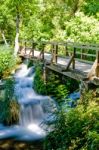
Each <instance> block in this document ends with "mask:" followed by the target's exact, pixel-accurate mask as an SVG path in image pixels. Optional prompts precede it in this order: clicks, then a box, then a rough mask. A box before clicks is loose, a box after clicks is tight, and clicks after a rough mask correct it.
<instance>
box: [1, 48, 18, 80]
mask: <svg viewBox="0 0 99 150" xmlns="http://www.w3.org/2000/svg"><path fill="white" fill-rule="evenodd" d="M15 64H16V60H15V58H14V56H13V53H12V51H11V49H10V48H7V47H0V78H5V77H7V76H8V75H9V74H10V73H11V71H12V70H13V68H14V66H15Z"/></svg>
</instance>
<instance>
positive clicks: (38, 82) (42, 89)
mask: <svg viewBox="0 0 99 150" xmlns="http://www.w3.org/2000/svg"><path fill="white" fill-rule="evenodd" d="M33 88H34V90H35V91H36V92H37V93H38V94H42V95H45V94H46V85H45V84H44V79H43V70H42V67H41V66H39V65H37V66H36V71H35V77H34V82H33Z"/></svg>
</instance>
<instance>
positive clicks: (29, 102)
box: [0, 64, 56, 141]
mask: <svg viewBox="0 0 99 150" xmlns="http://www.w3.org/2000/svg"><path fill="white" fill-rule="evenodd" d="M14 77H15V95H16V96H17V99H18V102H19V104H20V117H19V124H18V125H16V126H10V127H4V126H2V125H1V126H0V139H4V138H11V137H12V138H15V139H17V140H26V141H28V140H32V141H35V140H40V139H42V138H44V137H45V136H46V135H47V133H48V132H49V131H50V129H49V128H48V125H47V124H48V123H50V122H52V121H53V120H54V119H55V116H54V115H53V113H54V111H55V109H56V104H55V103H54V101H53V100H52V99H51V98H50V97H48V96H42V95H38V94H37V93H35V91H34V90H33V88H32V85H33V78H34V67H31V68H27V65H26V64H22V65H21V66H20V69H19V70H18V71H17V72H16V73H15V75H14ZM46 130H47V131H46Z"/></svg>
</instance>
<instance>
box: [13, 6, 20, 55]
mask: <svg viewBox="0 0 99 150" xmlns="http://www.w3.org/2000/svg"><path fill="white" fill-rule="evenodd" d="M16 10H17V15H16V37H15V48H14V56H15V57H17V53H18V50H19V24H20V15H19V10H18V8H16Z"/></svg>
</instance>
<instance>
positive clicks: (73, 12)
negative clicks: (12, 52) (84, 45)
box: [0, 0, 99, 43]
mask: <svg viewBox="0 0 99 150" xmlns="http://www.w3.org/2000/svg"><path fill="white" fill-rule="evenodd" d="M16 33H19V38H20V39H33V40H35V41H37V40H39V41H41V40H51V41H55V40H56V41H66V40H68V41H76V42H77V41H78V42H90V43H91V42H92V43H98V42H99V34H98V33H99V1H98V0H0V39H1V40H2V39H3V38H4V37H5V38H6V39H9V40H11V41H13V40H14V38H15V36H16Z"/></svg>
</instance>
